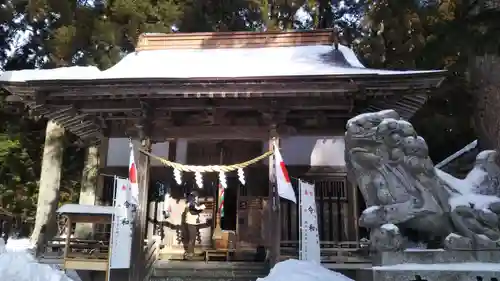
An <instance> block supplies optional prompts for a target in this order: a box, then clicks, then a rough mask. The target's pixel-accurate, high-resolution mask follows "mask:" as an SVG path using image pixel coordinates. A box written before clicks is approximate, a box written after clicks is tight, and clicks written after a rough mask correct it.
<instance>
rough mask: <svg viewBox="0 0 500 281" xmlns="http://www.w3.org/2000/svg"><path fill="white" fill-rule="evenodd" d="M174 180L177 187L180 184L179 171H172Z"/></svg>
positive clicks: (180, 176)
mask: <svg viewBox="0 0 500 281" xmlns="http://www.w3.org/2000/svg"><path fill="white" fill-rule="evenodd" d="M174 179H175V182H176V183H177V184H178V185H181V184H182V172H181V171H180V170H177V169H174Z"/></svg>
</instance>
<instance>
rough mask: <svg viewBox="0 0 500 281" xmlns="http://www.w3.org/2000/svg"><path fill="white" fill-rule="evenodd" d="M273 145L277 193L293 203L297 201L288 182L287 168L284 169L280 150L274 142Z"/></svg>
mask: <svg viewBox="0 0 500 281" xmlns="http://www.w3.org/2000/svg"><path fill="white" fill-rule="evenodd" d="M273 146H274V167H275V170H276V186H277V189H278V195H279V196H280V197H282V198H285V199H288V200H290V201H292V202H293V203H297V197H296V196H295V191H294V190H293V187H292V183H291V182H290V177H289V176H288V170H287V169H286V166H285V162H283V157H281V153H280V150H279V148H278V146H277V145H276V143H274V144H273Z"/></svg>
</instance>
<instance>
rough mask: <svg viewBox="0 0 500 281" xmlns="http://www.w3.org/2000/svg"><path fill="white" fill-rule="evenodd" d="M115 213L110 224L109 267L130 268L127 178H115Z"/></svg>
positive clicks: (130, 227)
mask: <svg viewBox="0 0 500 281" xmlns="http://www.w3.org/2000/svg"><path fill="white" fill-rule="evenodd" d="M114 193H115V200H114V206H115V208H116V210H117V211H116V213H115V215H114V216H113V222H112V224H111V258H110V266H109V267H110V268H111V269H116V268H130V255H131V251H132V224H131V216H132V214H131V212H130V211H129V210H128V209H130V204H129V199H130V198H129V197H130V183H129V181H128V179H121V178H115V192H114Z"/></svg>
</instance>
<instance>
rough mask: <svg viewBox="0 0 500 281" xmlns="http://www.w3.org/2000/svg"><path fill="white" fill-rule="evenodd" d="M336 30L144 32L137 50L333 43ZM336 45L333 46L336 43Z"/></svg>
mask: <svg viewBox="0 0 500 281" xmlns="http://www.w3.org/2000/svg"><path fill="white" fill-rule="evenodd" d="M332 39H333V38H332V30H329V29H321V30H311V31H309V30H307V31H266V32H245V31H239V32H203V33H169V34H142V35H140V36H139V40H138V43H137V47H136V48H135V50H136V51H145V50H165V49H213V48H263V47H286V46H304V45H331V44H332V41H333V40H332ZM332 48H333V47H332Z"/></svg>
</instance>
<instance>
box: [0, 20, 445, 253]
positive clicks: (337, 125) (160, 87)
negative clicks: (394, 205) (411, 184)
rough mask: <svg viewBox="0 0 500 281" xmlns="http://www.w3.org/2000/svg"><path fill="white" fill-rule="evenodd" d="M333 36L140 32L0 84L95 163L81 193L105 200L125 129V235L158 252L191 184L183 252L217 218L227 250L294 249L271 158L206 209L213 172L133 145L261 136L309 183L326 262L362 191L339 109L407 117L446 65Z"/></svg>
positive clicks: (291, 208)
mask: <svg viewBox="0 0 500 281" xmlns="http://www.w3.org/2000/svg"><path fill="white" fill-rule="evenodd" d="M334 39H335V37H334V36H333V34H332V31H331V30H316V31H290V32H220V33H173V34H144V35H141V36H140V38H139V42H138V44H137V47H136V50H135V52H132V53H130V54H127V55H126V56H124V57H123V59H122V60H121V61H120V62H118V63H117V64H116V65H114V66H113V67H111V68H109V69H107V70H104V71H100V70H99V69H97V68H95V67H67V68H59V69H48V70H21V71H12V72H5V73H4V74H2V75H0V83H1V84H0V85H1V86H2V87H3V88H4V89H5V90H6V91H7V92H8V93H9V94H10V95H12V97H15V99H17V100H19V101H22V102H23V103H24V104H26V105H27V106H29V107H30V108H31V109H32V110H33V111H34V112H36V113H37V114H40V115H42V116H44V117H46V118H47V119H49V120H51V122H50V123H49V124H51V126H58V127H60V128H62V129H64V132H65V133H71V134H74V135H76V136H77V137H78V138H79V140H80V141H81V143H82V144H84V145H85V146H86V147H87V155H88V157H87V162H86V169H87V168H95V169H97V170H98V171H99V177H97V178H96V179H92V181H90V182H88V181H87V182H85V183H84V185H87V186H90V187H91V189H87V191H86V193H85V194H83V193H82V195H81V197H80V203H82V204H102V205H109V204H111V202H112V196H113V178H112V177H109V176H108V175H118V176H122V177H127V176H128V165H129V138H132V140H133V143H134V144H135V148H136V151H135V156H136V163H137V167H138V173H139V180H138V181H139V188H140V201H141V202H140V204H141V205H140V210H139V223H138V226H139V227H140V234H139V236H137V237H139V238H141V237H144V238H145V239H152V238H153V237H161V242H160V243H161V245H162V247H161V250H160V255H159V258H160V259H162V258H164V259H165V258H168V259H181V258H182V253H183V252H184V248H183V239H182V231H181V230H180V229H181V226H182V223H183V222H182V215H181V214H182V212H183V210H184V208H185V198H186V194H188V193H189V192H190V191H192V190H198V192H199V193H200V194H201V195H200V198H201V201H202V202H203V203H205V204H206V205H207V209H206V210H205V211H204V213H203V216H204V218H205V220H206V221H205V222H206V223H205V224H204V226H203V227H200V228H199V239H198V241H197V251H200V252H202V251H204V250H206V249H213V248H214V247H217V246H216V245H214V244H213V243H212V235H213V231H214V227H216V226H215V224H216V222H217V221H220V223H219V225H218V227H220V228H221V229H222V230H223V231H225V232H227V233H229V235H227V236H225V237H227V239H228V241H227V243H228V245H229V246H228V247H231V248H232V249H234V259H235V260H246V259H252V260H253V259H255V257H256V253H257V252H259V251H262V250H265V252H267V253H268V254H267V256H268V259H270V260H271V263H274V262H277V261H279V260H281V259H284V258H287V257H293V256H296V255H297V248H298V240H299V228H298V207H297V205H296V204H293V203H291V202H288V201H287V200H285V199H281V200H280V201H279V204H280V206H279V208H273V207H272V202H273V200H276V198H275V194H274V192H272V191H273V185H274V180H273V179H272V177H273V176H272V175H273V169H272V167H270V165H269V163H272V162H270V161H272V159H265V160H263V161H260V162H258V163H256V164H253V165H250V166H248V167H247V168H245V169H244V176H245V184H242V183H240V182H239V180H238V175H237V173H236V172H231V173H228V174H227V185H228V188H227V190H226V193H225V206H224V207H225V212H224V217H223V218H222V219H220V218H219V219H218V220H216V219H215V218H216V217H217V216H220V214H218V213H217V211H216V205H217V204H216V203H217V186H218V184H219V183H218V178H217V173H212V174H210V173H207V174H206V175H204V178H203V188H199V187H197V186H196V184H195V179H194V175H193V173H184V174H183V182H182V183H181V184H180V185H179V184H178V183H177V182H176V181H175V180H174V177H173V172H172V168H170V167H165V166H164V165H163V164H162V163H161V162H160V161H157V160H156V159H153V158H151V157H149V156H148V155H146V154H144V153H142V152H140V151H139V149H140V150H143V151H147V152H150V153H151V154H152V155H155V156H158V157H162V158H164V159H167V160H169V161H173V162H176V163H180V164H188V165H203V166H206V165H227V164H234V163H240V162H244V161H247V160H249V159H252V158H255V157H257V156H259V155H262V154H263V153H265V152H266V151H268V150H269V144H270V143H271V141H272V140H273V139H274V140H278V141H279V145H280V148H281V149H280V150H281V154H282V155H283V158H284V162H285V164H286V165H287V168H288V171H289V174H290V176H291V178H292V183H293V184H294V185H296V181H295V179H296V178H303V179H306V180H307V181H310V182H314V183H315V191H316V202H317V208H318V210H317V212H318V225H319V233H320V240H321V247H322V251H324V255H325V262H328V261H329V256H330V255H329V254H328V253H335V254H332V255H331V256H332V258H331V261H332V262H337V263H347V262H350V261H349V257H345V258H343V257H341V255H339V254H338V252H339V251H337V250H338V249H345V248H347V249H352V250H353V251H357V250H359V249H360V247H361V245H360V239H361V238H363V237H367V236H365V233H364V230H363V229H360V228H359V227H358V225H357V218H358V216H359V213H360V210H362V209H363V205H364V203H363V200H362V198H361V196H360V195H358V190H357V188H356V186H354V185H352V184H351V183H349V182H348V180H347V177H346V174H347V171H346V167H345V162H344V149H345V145H344V129H345V124H346V121H347V120H348V119H349V118H351V117H353V116H355V115H357V114H360V113H364V112H374V111H379V110H384V109H395V110H396V111H397V112H398V113H399V114H400V115H401V116H402V117H403V118H406V119H409V118H411V117H412V116H413V115H414V113H415V112H416V111H417V110H418V109H419V108H420V107H421V106H422V105H423V104H424V103H425V102H426V100H427V98H428V96H429V94H432V92H433V91H434V90H435V89H436V88H438V87H439V86H440V84H441V82H442V81H443V80H444V77H445V74H446V73H445V72H444V71H441V70H436V71H413V70H410V71H392V70H380V69H370V68H366V67H364V66H363V64H362V63H361V62H360V61H359V60H358V58H357V57H356V55H355V53H354V52H353V51H352V50H351V49H350V48H348V47H346V46H343V45H340V44H338V43H336V42H335V40H334ZM47 132H48V133H49V131H47ZM49 137H50V135H47V138H49ZM45 156H46V157H49V156H50V155H49V156H47V154H45ZM272 157H273V156H271V157H270V158H272ZM271 166H272V165H271ZM53 169H59V170H60V169H61V167H53ZM84 174H85V172H84ZM270 175H271V176H270ZM55 180H57V179H55ZM53 184H59V183H58V182H53ZM159 186H161V188H159ZM160 189H161V190H163V191H161V192H159V191H158V190H160ZM88 190H91V191H90V192H89V191H88ZM165 193H168V194H169V195H170V196H167V197H165ZM165 198H167V199H165ZM165 200H168V202H165ZM165 204H167V205H168V206H170V208H171V213H170V217H169V218H166V219H165V218H164V216H163V215H162V211H163V210H164V206H165ZM137 237H135V243H140V242H137V241H139V240H141V239H139V238H137ZM138 239H139V240H138ZM137 247H139V246H137ZM136 253H139V252H136ZM350 257H352V256H350ZM263 259H264V258H263Z"/></svg>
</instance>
